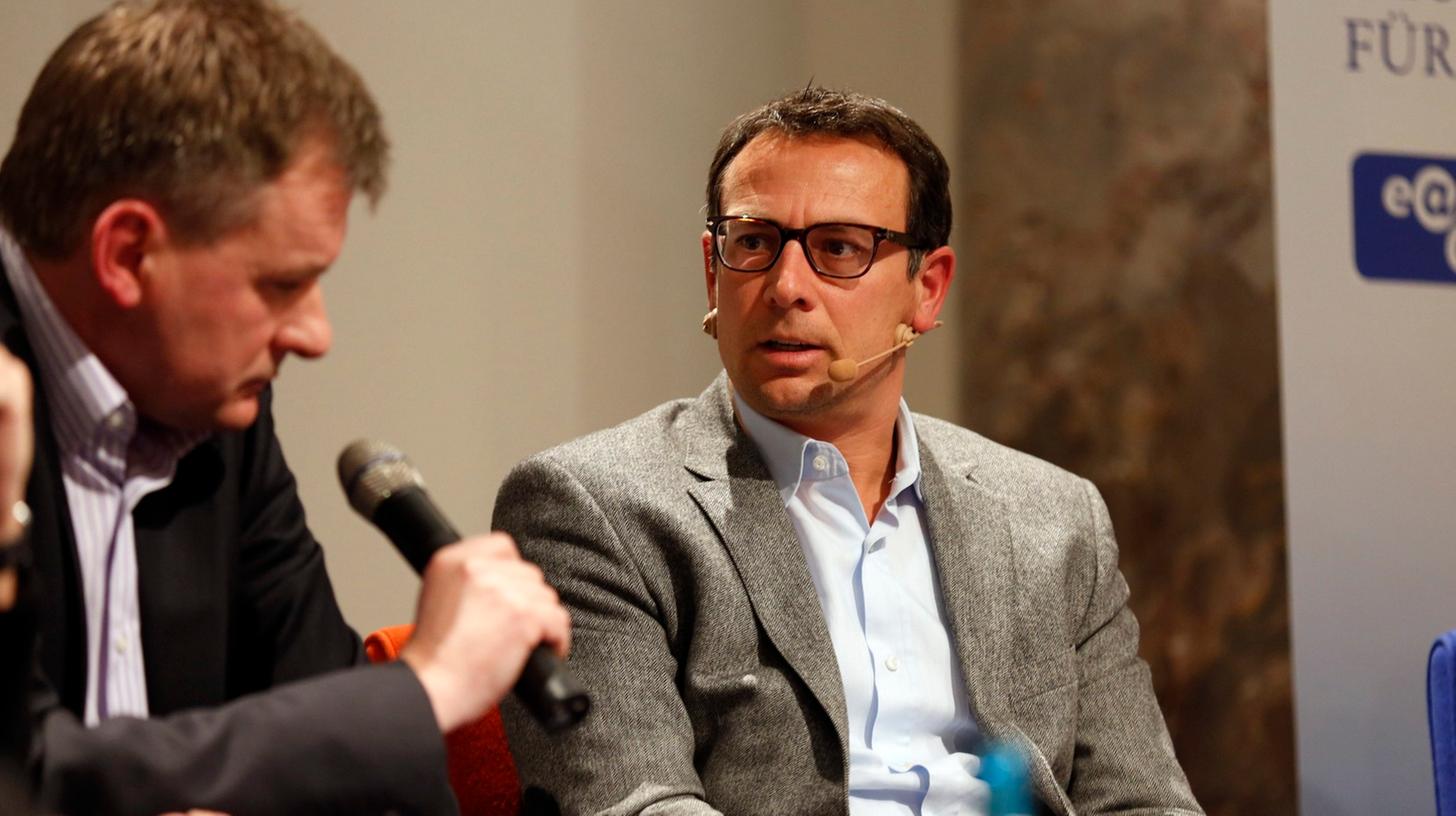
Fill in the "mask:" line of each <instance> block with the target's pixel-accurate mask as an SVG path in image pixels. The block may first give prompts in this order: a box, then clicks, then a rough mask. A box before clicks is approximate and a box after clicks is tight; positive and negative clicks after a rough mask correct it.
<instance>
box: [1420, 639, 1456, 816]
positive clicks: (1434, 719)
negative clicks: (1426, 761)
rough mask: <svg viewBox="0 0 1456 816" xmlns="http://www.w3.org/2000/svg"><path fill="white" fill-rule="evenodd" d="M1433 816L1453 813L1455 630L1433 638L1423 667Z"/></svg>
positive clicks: (1455, 771)
mask: <svg viewBox="0 0 1456 816" xmlns="http://www.w3.org/2000/svg"><path fill="white" fill-rule="evenodd" d="M1426 705H1427V711H1428V713H1429V715H1430V719H1431V759H1432V761H1433V762H1434V764H1435V771H1436V774H1435V776H1436V816H1456V629H1452V630H1451V631H1449V632H1447V633H1446V634H1444V635H1441V636H1440V637H1438V638H1436V643H1435V645H1433V646H1431V660H1430V664H1429V665H1428V667H1427V669H1426Z"/></svg>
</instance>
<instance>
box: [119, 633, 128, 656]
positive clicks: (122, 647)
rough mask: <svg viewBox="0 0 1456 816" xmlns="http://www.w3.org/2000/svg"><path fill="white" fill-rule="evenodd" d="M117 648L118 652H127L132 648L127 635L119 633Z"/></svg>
mask: <svg viewBox="0 0 1456 816" xmlns="http://www.w3.org/2000/svg"><path fill="white" fill-rule="evenodd" d="M115 648H116V653H117V654H126V650H127V649H129V648H131V643H130V642H129V641H127V639H126V635H119V636H118V637H117V638H116V644H115Z"/></svg>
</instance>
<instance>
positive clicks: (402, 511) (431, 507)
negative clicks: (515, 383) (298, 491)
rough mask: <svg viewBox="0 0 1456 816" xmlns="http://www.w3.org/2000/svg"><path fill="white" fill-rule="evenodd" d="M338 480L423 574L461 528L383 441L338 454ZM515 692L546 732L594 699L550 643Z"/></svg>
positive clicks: (577, 715)
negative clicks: (570, 671)
mask: <svg viewBox="0 0 1456 816" xmlns="http://www.w3.org/2000/svg"><path fill="white" fill-rule="evenodd" d="M339 483H340V484H341V485H342V486H343V488H344V493H345V495H347V496H348V497H349V504H350V505H351V506H352V507H353V508H354V509H355V510H356V511H358V513H359V515H361V516H363V517H364V518H366V519H368V520H369V522H370V523H372V524H373V525H374V526H376V527H378V528H379V530H380V532H382V533H384V534H385V536H387V537H388V538H389V540H390V542H391V543H393V544H394V547H395V549H397V550H399V554H400V555H402V556H404V560H406V561H408V562H409V565H410V566H411V567H414V570H415V572H417V573H419V574H420V575H423V574H424V572H425V565H427V564H429V563H430V558H431V557H432V556H433V555H434V554H435V552H436V551H438V550H439V549H441V548H442V547H446V546H448V545H450V544H454V543H455V542H457V541H459V540H460V538H461V536H460V533H459V532H458V531H457V530H456V529H455V527H454V525H452V524H451V523H450V521H449V520H448V519H446V518H445V514H444V513H442V512H440V508H439V507H437V506H436V505H435V502H434V501H432V500H431V499H430V495H429V494H428V493H426V492H425V483H424V480H423V479H421V478H420V473H419V471H417V470H415V467H414V465H412V464H410V462H409V460H408V459H406V458H405V456H404V454H403V453H401V452H400V451H399V450H397V449H396V448H394V447H392V446H390V445H386V444H384V443H382V442H371V441H369V440H367V439H361V440H358V441H356V442H353V443H351V444H350V445H349V446H348V447H346V448H344V451H343V452H342V453H340V454H339ZM514 691H515V694H516V697H517V698H518V699H519V700H520V701H521V704H522V705H524V706H525V707H526V709H527V710H528V711H530V712H531V715H532V716H533V717H535V718H536V721H537V722H539V723H541V725H542V727H544V728H545V729H546V730H547V731H560V730H562V729H564V728H566V727H568V726H572V725H575V724H576V723H578V722H580V721H581V719H582V718H583V717H585V716H586V714H587V712H588V711H590V710H591V698H590V697H589V696H588V695H587V693H586V692H585V691H583V690H582V689H581V687H580V686H578V685H577V683H576V681H575V680H574V679H573V678H572V677H571V675H569V674H568V673H567V672H566V667H565V666H563V665H562V663H561V660H560V659H559V658H557V657H556V654H555V653H554V652H552V651H551V650H550V649H548V648H546V647H545V646H541V645H537V646H536V648H535V649H533V650H531V656H530V657H529V658H528V659H527V660H526V666H525V668H524V669H522V671H521V676H520V677H519V678H518V679H517V680H516V685H515V689H514Z"/></svg>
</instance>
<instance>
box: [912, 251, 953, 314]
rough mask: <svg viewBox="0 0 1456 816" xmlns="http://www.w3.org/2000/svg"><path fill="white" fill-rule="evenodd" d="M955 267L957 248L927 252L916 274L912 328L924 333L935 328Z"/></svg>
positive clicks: (948, 291)
mask: <svg viewBox="0 0 1456 816" xmlns="http://www.w3.org/2000/svg"><path fill="white" fill-rule="evenodd" d="M955 267H956V258H955V250H953V249H951V248H950V247H948V246H943V247H940V248H939V249H936V250H934V251H933V252H930V253H927V254H926V256H925V258H924V259H923V260H922V261H921V262H920V272H919V274H917V275H916V276H915V284H916V303H915V317H914V319H913V321H912V322H911V324H910V328H912V329H914V330H915V331H917V332H920V333H922V334H923V333H925V332H928V331H930V330H931V329H933V328H935V318H936V316H937V315H939V314H940V310H941V307H943V306H944V305H945V298H946V295H947V294H949V293H950V282H951V279H953V278H954V277H955Z"/></svg>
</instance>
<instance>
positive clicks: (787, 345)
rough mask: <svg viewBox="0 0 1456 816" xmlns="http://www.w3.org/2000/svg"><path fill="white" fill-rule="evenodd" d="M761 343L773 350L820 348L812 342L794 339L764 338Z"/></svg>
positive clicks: (811, 349) (809, 349)
mask: <svg viewBox="0 0 1456 816" xmlns="http://www.w3.org/2000/svg"><path fill="white" fill-rule="evenodd" d="M761 345H763V346H764V347H766V348H769V349H772V350H774V351H814V350H815V349H818V348H820V346H816V345H814V344H813V343H800V342H798V341H795V340H765V341H763V343H762V344H761Z"/></svg>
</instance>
